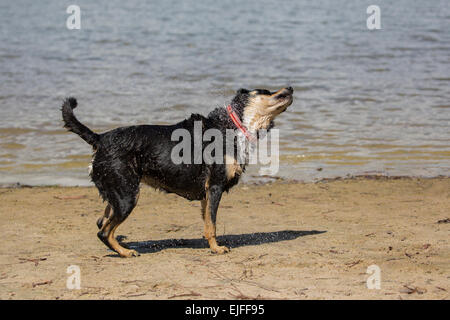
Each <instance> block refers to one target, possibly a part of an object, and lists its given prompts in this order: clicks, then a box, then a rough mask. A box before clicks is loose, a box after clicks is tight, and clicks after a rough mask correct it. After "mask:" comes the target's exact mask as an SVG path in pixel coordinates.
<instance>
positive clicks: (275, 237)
mask: <svg viewBox="0 0 450 320" xmlns="http://www.w3.org/2000/svg"><path fill="white" fill-rule="evenodd" d="M324 232H326V231H316V230H311V231H293V230H284V231H274V232H258V233H248V234H233V235H225V236H219V237H217V241H218V242H219V245H225V246H227V247H229V248H237V247H244V246H254V245H260V244H263V243H271V242H279V241H286V240H294V239H297V238H298V237H304V236H310V235H315V234H321V233H324ZM117 238H118V240H119V241H121V240H124V239H125V238H126V237H124V236H118V237H117ZM122 244H123V245H125V246H127V247H128V248H130V249H134V250H136V251H137V252H139V253H140V254H145V253H155V252H159V251H161V250H164V249H170V248H191V249H206V248H209V246H208V242H207V241H206V240H205V239H166V240H149V241H137V242H122Z"/></svg>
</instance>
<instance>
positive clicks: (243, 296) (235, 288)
mask: <svg viewBox="0 0 450 320" xmlns="http://www.w3.org/2000/svg"><path fill="white" fill-rule="evenodd" d="M230 285H231V286H232V287H233V288H232V290H235V291H236V292H237V293H238V294H233V293H231V292H228V294H229V295H230V296H232V297H234V298H235V299H239V300H270V298H267V297H262V296H261V295H259V294H258V295H257V296H256V297H251V296H247V295H245V294H243V293H242V291H241V290H239V289H238V288H237V287H236V286H235V285H234V284H232V283H230Z"/></svg>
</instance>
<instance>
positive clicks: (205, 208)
mask: <svg viewBox="0 0 450 320" xmlns="http://www.w3.org/2000/svg"><path fill="white" fill-rule="evenodd" d="M205 190H206V197H205V199H203V200H201V201H200V203H201V211H202V218H203V222H204V223H205V228H204V232H205V238H206V240H208V244H209V247H210V249H211V251H212V252H213V253H219V254H223V253H225V252H229V251H230V249H228V248H227V247H225V246H219V245H218V244H217V240H216V225H215V223H213V221H212V218H211V204H210V202H209V177H208V178H207V179H206V183H205Z"/></svg>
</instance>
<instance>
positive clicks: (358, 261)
mask: <svg viewBox="0 0 450 320" xmlns="http://www.w3.org/2000/svg"><path fill="white" fill-rule="evenodd" d="M361 262H362V260H357V261H354V262H349V263H346V264H345V265H346V266H347V267H349V268H351V267H354V266H356V265H357V264H360V263H361Z"/></svg>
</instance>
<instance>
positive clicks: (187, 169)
mask: <svg viewBox="0 0 450 320" xmlns="http://www.w3.org/2000/svg"><path fill="white" fill-rule="evenodd" d="M292 94H293V89H292V88H291V87H289V88H283V89H280V90H278V91H276V92H270V91H268V90H261V89H256V90H246V89H240V90H239V91H238V92H237V94H236V96H235V97H234V98H233V100H232V102H231V103H230V105H229V106H228V107H227V108H223V107H222V108H216V109H215V110H213V111H212V112H210V113H209V115H208V116H207V117H204V116H201V115H199V114H192V115H191V117H190V118H189V119H186V120H184V121H182V122H179V123H177V124H174V125H163V126H157V125H138V126H129V127H121V128H117V129H114V130H111V131H108V132H105V133H102V134H97V133H94V132H92V131H91V130H90V129H89V128H87V127H86V126H84V125H83V124H82V123H80V122H79V121H78V120H77V119H76V117H75V116H74V114H73V109H74V108H75V107H76V106H77V101H76V100H75V98H68V99H66V100H65V101H64V104H63V106H62V117H63V120H64V123H65V125H64V127H65V128H67V129H68V130H69V131H72V132H74V133H76V134H78V135H79V136H80V137H81V138H82V139H83V140H85V141H86V142H87V143H89V144H90V145H92V147H93V150H94V155H93V159H92V170H91V174H90V175H91V178H92V181H93V182H94V184H95V185H96V187H97V188H98V190H99V192H100V195H101V196H102V197H103V200H104V201H106V202H107V206H106V209H105V213H104V215H103V216H102V217H100V218H99V219H98V221H97V225H98V227H99V229H100V231H99V232H98V234H97V235H98V237H99V238H100V240H101V241H102V242H103V243H104V244H106V245H107V246H108V247H109V248H110V249H112V250H114V251H116V252H117V253H118V254H119V255H120V256H121V257H132V256H137V255H138V253H137V252H136V251H135V250H130V249H126V248H124V247H122V246H121V245H120V244H119V243H118V242H117V240H116V239H115V237H114V232H115V230H116V229H117V227H118V226H119V225H120V224H121V223H122V222H123V221H124V220H125V219H126V218H127V217H128V215H129V214H130V213H131V211H132V210H133V209H134V207H135V206H136V203H137V200H138V196H139V185H140V183H141V182H144V183H146V184H149V185H150V186H153V187H155V188H158V189H161V190H164V191H166V192H169V193H176V194H178V195H180V196H182V197H184V198H186V199H189V200H200V201H201V210H202V218H203V220H204V223H205V230H204V231H205V238H206V239H207V240H208V242H209V246H210V248H211V250H212V251H213V252H215V253H225V252H227V251H229V249H228V248H227V247H224V246H219V245H218V244H217V242H216V216H217V209H218V207H219V202H220V199H221V197H222V193H223V192H225V191H228V190H229V189H230V188H231V187H233V186H234V185H235V184H236V183H237V182H238V180H239V178H240V176H241V174H242V172H243V171H244V169H245V163H241V162H237V161H236V159H232V161H230V159H226V161H222V162H220V163H212V164H206V163H204V162H202V163H201V164H192V163H191V164H189V163H181V164H175V163H174V162H173V161H172V159H171V152H172V149H173V147H174V146H175V145H176V144H177V143H178V142H176V141H172V138H171V136H172V133H173V132H174V130H176V129H186V130H188V131H189V132H191V133H192V132H193V130H194V122H195V121H200V122H201V127H202V131H203V132H204V131H206V130H208V129H218V130H220V131H221V132H222V133H223V134H224V136H225V134H226V130H227V129H232V130H237V131H238V132H239V133H240V134H241V136H245V138H247V139H250V140H252V139H255V138H257V137H258V131H259V130H261V129H270V128H271V127H272V126H273V119H274V118H275V117H276V116H277V115H279V114H280V113H281V112H283V111H285V110H286V109H287V107H288V106H289V105H291V103H292V99H293V96H292ZM233 143H239V141H238V139H236V140H233ZM223 154H224V155H225V157H230V155H227V154H226V153H223ZM192 156H193V157H194V156H195V155H192Z"/></svg>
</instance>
